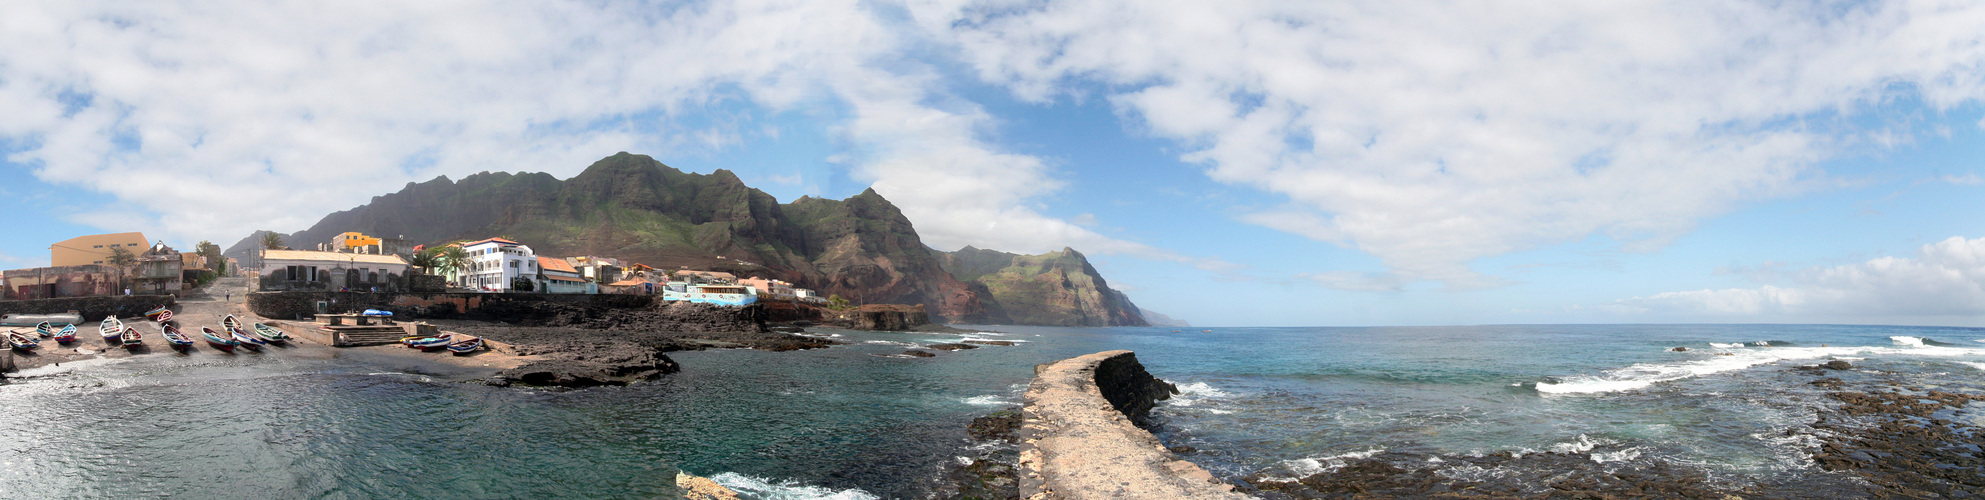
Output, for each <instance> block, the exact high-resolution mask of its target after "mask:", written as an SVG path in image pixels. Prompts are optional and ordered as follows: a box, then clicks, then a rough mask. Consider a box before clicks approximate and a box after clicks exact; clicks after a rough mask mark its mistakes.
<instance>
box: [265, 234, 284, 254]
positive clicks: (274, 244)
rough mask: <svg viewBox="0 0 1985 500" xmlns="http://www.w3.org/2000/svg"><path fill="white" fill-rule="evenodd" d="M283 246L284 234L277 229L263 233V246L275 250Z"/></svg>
mask: <svg viewBox="0 0 1985 500" xmlns="http://www.w3.org/2000/svg"><path fill="white" fill-rule="evenodd" d="M282 247H283V235H280V234H276V232H275V231H270V232H266V233H262V248H266V249H270V250H275V249H278V248H282Z"/></svg>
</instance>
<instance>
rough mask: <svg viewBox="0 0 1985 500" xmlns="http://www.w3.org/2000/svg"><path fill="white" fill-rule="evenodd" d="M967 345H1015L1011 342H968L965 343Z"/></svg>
mask: <svg viewBox="0 0 1985 500" xmlns="http://www.w3.org/2000/svg"><path fill="white" fill-rule="evenodd" d="M965 343H967V344H978V345H998V346H1010V345H1013V342H1012V341H1009V340H967V341H965Z"/></svg>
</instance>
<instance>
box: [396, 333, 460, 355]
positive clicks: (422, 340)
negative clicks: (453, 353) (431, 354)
mask: <svg viewBox="0 0 1985 500" xmlns="http://www.w3.org/2000/svg"><path fill="white" fill-rule="evenodd" d="M451 338H452V335H451V334H447V333H443V334H441V335H436V336H433V337H406V338H402V339H400V343H401V344H405V345H406V346H407V347H412V348H415V349H420V350H423V351H425V350H428V349H440V348H444V347H448V342H449V340H450V339H451Z"/></svg>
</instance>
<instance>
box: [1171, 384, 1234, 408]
mask: <svg viewBox="0 0 1985 500" xmlns="http://www.w3.org/2000/svg"><path fill="white" fill-rule="evenodd" d="M1178 388H1179V394H1178V395H1177V396H1172V399H1171V400H1169V401H1168V402H1167V404H1169V405H1172V406H1192V405H1196V404H1199V403H1201V402H1205V401H1206V400H1208V399H1220V398H1226V397H1230V396H1233V395H1232V394H1228V393H1227V391H1222V390H1220V389H1219V388H1217V387H1213V385H1212V384H1208V383H1205V382H1187V383H1183V384H1178Z"/></svg>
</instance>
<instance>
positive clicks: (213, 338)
mask: <svg viewBox="0 0 1985 500" xmlns="http://www.w3.org/2000/svg"><path fill="white" fill-rule="evenodd" d="M200 333H201V334H204V335H206V337H207V343H208V344H211V345H213V346H214V348H216V349H220V350H223V351H227V352H234V346H236V345H239V344H237V343H235V341H234V336H233V335H222V334H221V332H216V331H214V329H212V328H207V327H204V326H203V327H200Z"/></svg>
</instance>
